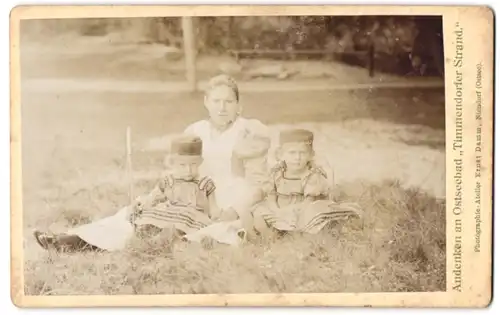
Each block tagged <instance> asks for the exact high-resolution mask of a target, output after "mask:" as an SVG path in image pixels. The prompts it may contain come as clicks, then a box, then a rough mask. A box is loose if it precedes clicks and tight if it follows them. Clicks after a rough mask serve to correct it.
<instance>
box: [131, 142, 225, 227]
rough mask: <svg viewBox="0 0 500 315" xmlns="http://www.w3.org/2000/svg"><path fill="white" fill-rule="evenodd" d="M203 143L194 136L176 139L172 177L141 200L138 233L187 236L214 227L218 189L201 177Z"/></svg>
mask: <svg viewBox="0 0 500 315" xmlns="http://www.w3.org/2000/svg"><path fill="white" fill-rule="evenodd" d="M202 148H203V145H202V141H201V139H200V138H198V137H195V136H183V137H179V138H177V139H173V141H172V144H171V149H170V155H169V157H168V162H169V164H170V170H171V171H170V174H169V175H168V176H166V177H164V179H163V180H162V181H161V182H160V184H159V185H158V186H157V187H156V188H155V189H154V190H153V191H152V192H151V193H150V194H149V195H147V196H146V197H143V198H140V199H139V200H138V201H139V202H138V204H137V205H136V207H135V209H136V211H135V212H134V213H133V214H132V215H133V216H132V220H133V223H134V225H135V227H136V230H138V231H140V232H141V234H142V235H144V232H146V233H148V234H149V233H151V232H153V234H156V233H158V232H160V231H161V230H163V229H167V230H170V231H172V232H180V233H181V234H188V233H191V232H194V231H197V230H199V229H202V228H204V227H206V226H208V225H210V224H211V223H212V220H211V217H217V216H219V214H220V210H219V207H218V206H217V202H216V200H215V194H214V191H215V185H214V182H213V181H212V180H211V179H210V178H208V177H200V174H199V168H200V166H201V163H202V162H203V159H202Z"/></svg>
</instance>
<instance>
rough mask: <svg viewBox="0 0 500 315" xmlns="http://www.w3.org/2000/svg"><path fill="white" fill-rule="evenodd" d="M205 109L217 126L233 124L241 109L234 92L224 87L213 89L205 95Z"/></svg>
mask: <svg viewBox="0 0 500 315" xmlns="http://www.w3.org/2000/svg"><path fill="white" fill-rule="evenodd" d="M205 107H206V108H207V110H208V114H209V116H210V120H211V121H212V122H213V123H214V124H215V125H217V126H226V125H228V124H230V123H232V122H233V121H234V120H235V119H236V117H237V116H238V114H239V112H240V109H241V107H240V104H239V103H238V100H237V99H236V94H235V93H234V91H233V90H232V89H231V88H229V87H227V86H223V85H221V86H217V87H215V88H213V89H212V90H210V91H209V92H208V93H207V94H206V95H205Z"/></svg>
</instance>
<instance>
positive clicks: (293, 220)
mask: <svg viewBox="0 0 500 315" xmlns="http://www.w3.org/2000/svg"><path fill="white" fill-rule="evenodd" d="M255 216H260V217H262V218H263V219H264V221H266V223H267V224H268V225H269V226H271V227H273V228H275V229H277V230H280V231H295V232H304V233H310V234H316V233H318V232H319V231H321V229H323V228H324V227H325V226H326V225H327V224H328V223H330V222H332V221H338V220H342V219H346V218H349V217H352V216H355V217H359V218H362V211H361V208H360V206H359V205H358V204H356V203H335V202H332V201H329V200H319V201H315V202H312V203H309V204H294V205H290V206H287V207H284V208H279V209H270V208H269V207H267V205H266V204H265V203H263V204H261V205H259V206H258V207H257V208H256V210H255V212H254V217H255Z"/></svg>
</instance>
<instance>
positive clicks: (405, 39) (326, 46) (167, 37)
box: [40, 16, 444, 72]
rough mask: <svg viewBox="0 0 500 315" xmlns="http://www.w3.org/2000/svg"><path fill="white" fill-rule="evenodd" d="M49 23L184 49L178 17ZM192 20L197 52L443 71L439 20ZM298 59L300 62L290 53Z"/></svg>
mask: <svg viewBox="0 0 500 315" xmlns="http://www.w3.org/2000/svg"><path fill="white" fill-rule="evenodd" d="M47 22H48V21H44V22H43V23H41V24H40V25H41V27H42V26H43V28H44V30H43V32H44V34H54V35H56V34H59V33H61V32H63V31H72V32H77V33H79V34H81V35H84V36H104V35H107V34H111V33H113V34H115V35H116V34H119V35H120V37H121V38H122V40H125V41H128V42H135V43H144V44H147V43H156V44H163V45H166V46H173V47H177V48H182V45H183V41H182V27H181V19H180V18H178V17H158V18H126V19H115V18H109V19H67V20H64V21H61V20H53V21H51V22H52V24H50V23H47ZM195 22H196V25H195V29H196V34H195V37H196V46H197V49H198V53H199V54H227V53H228V51H230V50H242V49H243V50H283V51H284V52H288V53H289V54H288V55H290V53H291V54H293V51H297V50H325V51H327V52H331V53H332V54H334V53H338V54H339V56H341V57H339V58H340V60H341V61H344V62H347V63H352V64H363V63H366V60H364V59H366V57H365V56H361V57H357V56H358V55H359V54H358V55H357V54H355V53H356V52H364V51H367V50H368V49H369V48H370V47H373V49H374V51H375V53H376V54H377V56H378V57H377V58H378V59H379V60H378V64H379V65H380V64H381V63H382V64H387V68H391V67H392V68H401V66H402V65H401V63H407V65H406V66H407V67H408V66H409V67H411V66H412V63H415V62H417V63H425V62H426V61H429V60H430V59H432V62H427V63H432V67H431V68H429V67H427V70H428V69H431V70H432V69H434V71H437V72H442V70H443V69H444V64H443V60H444V58H443V44H442V20H441V17H440V16H434V17H432V16H431V17H413V16H246V17H199V18H196V19H195ZM40 31H41V30H40ZM285 55H287V54H286V53H284V54H283V56H285ZM324 56H325V55H321V54H316V57H314V56H307V58H324ZM296 57H297V58H300V56H295V55H294V58H296ZM410 57H411V58H413V60H410V59H411V58H410ZM384 60H385V61H384ZM415 60H416V61H415ZM413 66H416V65H413ZM387 70H388V71H390V69H387Z"/></svg>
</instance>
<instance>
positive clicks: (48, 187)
mask: <svg viewBox="0 0 500 315" xmlns="http://www.w3.org/2000/svg"><path fill="white" fill-rule="evenodd" d="M56 59H57V58H56ZM30 60H31V61H33V60H36V55H34V56H31V58H30ZM93 61H95V60H93ZM87 62H88V58H87ZM30 65H31V66H32V67H33V66H34V64H33V63H31V64H30ZM88 65H89V66H90V65H92V66H93V67H94V68H95V69H96V70H95V71H94V75H95V76H96V77H97V76H98V75H99V71H98V69H100V65H99V64H96V63H95V62H89V63H88ZM37 67H38V68H37V69H33V68H31V69H29V71H31V72H33V73H34V72H37V73H38V75H39V76H41V77H51V76H52V77H57V76H58V75H57V71H56V70H54V69H57V68H58V67H60V65H59V64H58V63H57V62H55V61H52V62H50V63H48V62H44V63H38V66H37ZM79 67H81V65H79ZM44 73H45V74H44ZM28 77H29V76H28ZM23 78H24V77H23ZM74 78H76V79H78V78H79V76H78V75H77V74H75V75H74ZM297 84H300V83H297ZM242 97H243V101H244V102H245V115H246V116H250V117H256V118H259V119H261V120H262V121H263V122H264V123H266V124H269V125H270V126H273V127H276V128H277V127H279V126H281V125H288V124H296V123H301V124H305V125H307V126H309V127H310V128H311V129H313V130H314V131H315V132H316V133H317V134H318V135H319V142H320V148H321V150H322V153H323V154H325V155H326V156H327V157H328V158H329V159H330V160H331V161H332V164H333V165H334V167H335V170H336V171H337V173H338V174H339V187H338V191H337V194H338V196H339V198H341V199H346V200H354V201H356V200H357V201H358V202H360V204H361V205H362V206H363V208H364V210H365V211H366V215H367V217H366V220H365V222H364V225H363V226H362V225H361V224H360V222H357V221H352V222H349V223H347V224H340V225H336V226H332V227H330V228H329V229H328V230H327V231H325V233H323V234H321V235H317V236H300V235H288V236H285V237H283V238H279V239H276V240H274V241H262V242H260V241H259V242H260V243H258V244H248V245H246V246H245V247H243V248H241V249H234V248H230V247H226V246H222V245H221V246H215V247H214V248H212V249H206V248H201V247H200V246H199V245H196V244H179V245H176V246H174V247H172V246H169V245H167V244H162V243H161V242H159V243H146V244H144V243H141V244H139V243H135V244H131V246H130V248H129V249H127V250H126V251H124V252H121V253H101V254H77V255H67V254H61V255H56V254H54V253H49V252H44V251H42V250H41V249H39V248H38V247H37V245H36V244H35V242H34V240H33V239H32V238H31V230H32V229H33V228H35V227H36V228H39V229H42V230H49V229H50V230H52V231H55V232H61V231H64V230H65V229H67V228H68V227H71V226H76V225H79V224H81V223H86V222H90V221H91V220H95V219H98V218H101V217H104V216H107V215H110V214H113V213H114V212H115V211H116V210H117V209H118V208H120V207H121V206H123V205H124V204H126V202H127V199H128V197H127V182H126V180H125V177H124V174H125V172H124V161H125V144H124V134H125V128H126V126H128V125H130V126H132V130H133V145H134V168H135V171H136V172H138V173H141V172H146V171H148V170H158V169H160V168H161V163H162V159H163V154H162V152H161V151H160V152H159V151H158V150H148V146H149V145H150V140H151V139H152V138H156V137H160V136H162V135H165V134H171V133H173V132H180V131H182V130H183V129H184V128H185V127H186V126H187V125H188V124H189V123H191V122H193V121H195V120H198V119H201V118H203V117H204V114H205V113H204V110H203V108H202V106H201V104H200V103H201V100H202V97H201V95H180V94H160V93H114V92H99V91H93V92H85V91H65V89H64V86H61V89H60V91H59V92H58V93H51V92H47V93H31V92H29V91H26V90H25V91H23V92H22V119H23V125H22V128H23V129H22V132H23V147H22V149H23V199H24V200H23V206H24V209H23V213H24V227H25V230H24V231H25V237H26V238H25V244H24V247H25V256H24V257H25V291H26V293H27V294H51V295H59V294H131V293H142V294H152V293H245V292H340V291H342V292H346V291H348V292H365V291H433V290H434V291H435V290H444V289H445V257H444V254H445V208H444V202H443V201H442V198H438V197H442V196H443V195H444V97H443V91H442V90H399V91H389V90H386V91H378V92H377V91H372V92H369V91H356V92H349V91H339V92H335V93H332V92H328V91H324V92H315V93H310V92H309V93H308V92H288V93H281V92H269V93H268V92H266V93H244V95H242ZM306 107H307V110H304V108H306ZM160 144H161V142H160ZM150 184H151V183H150V182H148V181H142V182H138V183H137V189H138V191H137V193H140V192H142V191H146V190H147V189H148V187H150ZM222 257H223V258H224V259H221V258H222Z"/></svg>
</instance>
